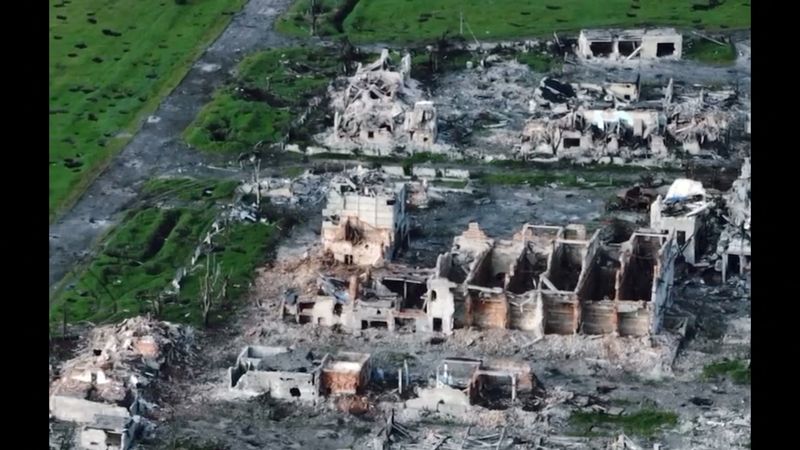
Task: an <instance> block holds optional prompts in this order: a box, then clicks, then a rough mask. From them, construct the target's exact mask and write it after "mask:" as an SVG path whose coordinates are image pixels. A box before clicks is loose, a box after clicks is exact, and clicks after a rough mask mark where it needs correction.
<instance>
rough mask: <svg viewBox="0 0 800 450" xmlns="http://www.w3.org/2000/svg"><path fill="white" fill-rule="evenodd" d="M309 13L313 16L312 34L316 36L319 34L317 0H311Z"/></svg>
mask: <svg viewBox="0 0 800 450" xmlns="http://www.w3.org/2000/svg"><path fill="white" fill-rule="evenodd" d="M309 5H310V6H309V7H308V13H309V15H310V16H311V35H312V36H316V34H317V0H311V1H310V2H309Z"/></svg>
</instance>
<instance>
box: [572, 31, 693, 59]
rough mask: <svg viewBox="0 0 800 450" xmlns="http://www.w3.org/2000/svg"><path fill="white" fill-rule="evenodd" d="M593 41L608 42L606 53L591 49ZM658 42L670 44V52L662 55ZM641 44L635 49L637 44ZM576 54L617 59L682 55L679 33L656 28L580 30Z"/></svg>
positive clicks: (670, 57)
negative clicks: (597, 52) (671, 49)
mask: <svg viewBox="0 0 800 450" xmlns="http://www.w3.org/2000/svg"><path fill="white" fill-rule="evenodd" d="M593 43H604V44H605V45H610V53H609V54H608V55H605V56H604V55H600V54H596V52H595V51H593V50H592V44H593ZM659 44H667V45H668V44H672V46H673V52H672V54H670V55H662V54H661V51H659ZM639 46H641V48H640V49H639V50H638V52H636V53H632V51H635V49H636V48H637V47H639ZM578 54H579V55H580V56H582V57H584V58H589V59H608V60H621V59H627V58H628V56H630V59H669V60H676V59H681V58H682V56H683V36H682V35H680V34H679V33H677V32H675V31H674V30H672V29H659V30H647V31H645V30H631V31H621V32H620V31H614V30H608V31H606V32H603V31H600V32H592V31H589V32H588V33H587V31H581V33H580V35H579V36H578Z"/></svg>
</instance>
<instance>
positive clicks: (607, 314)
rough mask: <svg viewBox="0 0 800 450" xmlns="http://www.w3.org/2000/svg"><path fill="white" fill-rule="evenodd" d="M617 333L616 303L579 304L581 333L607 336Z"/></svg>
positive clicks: (609, 301)
mask: <svg viewBox="0 0 800 450" xmlns="http://www.w3.org/2000/svg"><path fill="white" fill-rule="evenodd" d="M616 331H617V305H616V302H614V301H611V300H608V301H600V302H583V303H582V304H581V332H582V333H585V334H609V333H614V332H616Z"/></svg>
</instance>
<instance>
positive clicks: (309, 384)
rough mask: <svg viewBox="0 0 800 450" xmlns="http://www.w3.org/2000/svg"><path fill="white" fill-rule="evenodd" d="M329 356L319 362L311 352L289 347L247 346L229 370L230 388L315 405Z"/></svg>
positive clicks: (324, 356)
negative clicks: (323, 368) (322, 373)
mask: <svg viewBox="0 0 800 450" xmlns="http://www.w3.org/2000/svg"><path fill="white" fill-rule="evenodd" d="M328 358H329V355H327V354H325V355H323V356H322V358H321V359H317V358H316V357H315V356H314V354H313V353H312V352H310V351H305V352H304V351H298V350H293V349H289V348H286V347H265V346H258V345H253V346H248V347H245V349H244V350H242V353H240V354H239V357H238V358H237V359H236V365H235V366H233V367H230V368H228V377H229V382H230V384H229V386H230V388H231V389H233V390H236V391H238V392H241V393H243V394H245V395H250V396H256V395H262V394H268V395H269V396H270V397H271V398H275V399H282V400H290V401H305V402H312V403H316V402H317V401H318V400H319V398H320V386H321V371H322V367H323V366H324V365H325V363H326V362H327V359H328Z"/></svg>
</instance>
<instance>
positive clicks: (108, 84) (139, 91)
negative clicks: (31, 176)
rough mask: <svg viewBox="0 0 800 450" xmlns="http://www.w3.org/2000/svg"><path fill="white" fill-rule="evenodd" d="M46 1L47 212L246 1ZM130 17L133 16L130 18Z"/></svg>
mask: <svg viewBox="0 0 800 450" xmlns="http://www.w3.org/2000/svg"><path fill="white" fill-rule="evenodd" d="M178 3H179V2H175V1H163V2H160V3H159V2H145V1H134V0H113V1H104V0H81V1H73V2H60V1H55V2H50V34H49V36H50V40H49V41H50V132H49V135H50V143H49V149H50V205H49V209H50V219H51V220H52V219H53V218H54V217H55V216H56V214H57V213H58V212H59V211H60V210H62V209H63V208H64V207H66V206H68V205H69V204H71V203H72V202H73V201H74V200H76V199H77V198H78V197H79V196H80V194H81V193H82V192H83V191H84V190H85V188H86V187H87V186H88V185H89V184H90V183H91V181H92V180H93V179H94V177H95V176H96V175H97V174H98V173H99V172H100V171H101V170H102V168H103V167H104V166H105V165H106V163H107V162H108V161H109V160H110V158H111V157H112V156H113V155H114V154H115V153H116V152H117V151H119V150H120V149H121V148H122V147H123V146H124V145H125V144H126V143H127V142H128V141H129V140H130V137H131V136H132V133H133V132H134V131H135V130H136V129H137V128H138V124H139V123H140V121H141V120H142V119H143V118H144V116H145V115H146V114H149V113H150V112H151V111H153V110H154V109H155V108H156V106H157V105H158V103H159V102H160V101H161V99H162V98H163V97H164V96H166V95H167V93H169V92H170V91H171V90H172V88H173V87H175V86H176V85H177V84H178V83H179V82H180V80H181V79H182V78H183V76H184V75H185V74H186V72H187V70H188V68H189V67H190V65H191V64H192V63H193V62H194V60H195V59H196V57H197V56H198V55H199V54H200V52H201V51H202V50H203V49H205V47H206V45H207V44H208V43H209V42H211V41H212V40H213V39H214V38H216V36H217V35H218V34H219V33H220V32H221V31H222V30H223V29H224V27H225V25H227V23H228V21H229V20H230V17H231V16H230V15H229V14H224V13H226V12H232V11H237V10H239V9H240V8H241V7H242V5H243V4H244V3H245V0H203V1H199V0H187V1H186V2H183V3H184V4H178ZM132 17H135V18H136V20H135V21H131V18H132Z"/></svg>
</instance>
